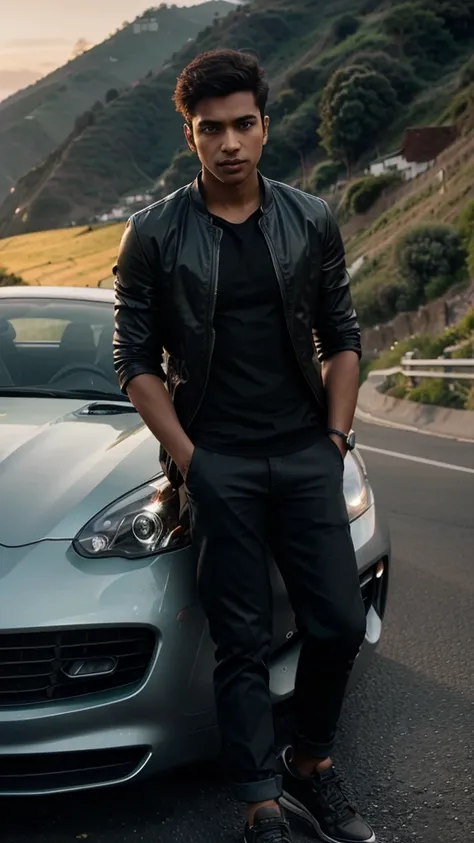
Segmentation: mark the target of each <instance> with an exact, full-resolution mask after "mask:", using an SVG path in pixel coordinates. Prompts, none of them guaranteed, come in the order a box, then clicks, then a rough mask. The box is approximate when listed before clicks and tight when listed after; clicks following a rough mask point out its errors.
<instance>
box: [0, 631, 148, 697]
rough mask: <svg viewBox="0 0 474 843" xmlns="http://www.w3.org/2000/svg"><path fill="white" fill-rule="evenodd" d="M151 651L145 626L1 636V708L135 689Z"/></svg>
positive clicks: (146, 665)
mask: <svg viewBox="0 0 474 843" xmlns="http://www.w3.org/2000/svg"><path fill="white" fill-rule="evenodd" d="M154 650H155V635H154V633H153V632H152V631H151V630H150V629H147V628H145V627H134V626H128V627H118V628H117V627H100V628H94V629H90V628H86V627H83V628H80V629H68V630H58V631H54V630H53V631H48V632H19V633H16V632H15V633H9V632H8V633H0V707H8V706H10V707H11V706H18V705H34V704H35V705H38V704H42V703H48V702H54V701H57V700H66V699H71V698H76V697H84V696H87V695H89V694H95V693H98V692H106V691H112V690H116V689H119V688H126V687H128V686H131V685H135V684H136V683H139V682H140V681H141V680H143V678H144V676H145V675H146V673H147V670H148V668H149V665H150V662H151V659H152V656H153V653H154ZM93 670H96V675H93ZM98 671H101V672H98ZM87 674H88V675H87Z"/></svg>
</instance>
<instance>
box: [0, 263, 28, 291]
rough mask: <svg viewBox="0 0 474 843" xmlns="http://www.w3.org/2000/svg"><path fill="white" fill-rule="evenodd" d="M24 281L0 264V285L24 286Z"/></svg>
mask: <svg viewBox="0 0 474 843" xmlns="http://www.w3.org/2000/svg"><path fill="white" fill-rule="evenodd" d="M26 286H27V284H26V281H23V278H20V276H19V275H15V273H14V272H8V271H7V270H6V269H5V268H4V267H2V266H0V287H26Z"/></svg>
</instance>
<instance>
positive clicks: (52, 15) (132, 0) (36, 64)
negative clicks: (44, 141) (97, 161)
mask: <svg viewBox="0 0 474 843" xmlns="http://www.w3.org/2000/svg"><path fill="white" fill-rule="evenodd" d="M174 2H176V4H177V5H179V6H192V5H194V4H195V3H198V2H202V0H185V2H182V0H174ZM154 5H159V3H158V2H157V0H148V2H147V0H16V2H15V0H0V100H2V99H4V98H5V97H6V96H8V94H10V93H13V92H14V91H16V90H17V89H18V88H24V87H25V85H29V84H30V83H31V82H33V81H34V80H35V79H37V78H38V77H39V76H44V75H45V74H46V73H49V72H50V71H51V70H53V69H54V68H55V67H58V65H60V64H63V63H64V62H65V61H67V59H68V58H70V56H71V52H72V49H73V47H74V44H75V43H76V41H78V39H79V38H85V39H87V41H90V42H92V43H97V42H98V41H102V40H103V39H104V38H106V37H107V35H109V34H110V33H111V32H113V31H114V30H115V29H117V27H118V26H120V25H121V24H122V22H123V21H125V20H133V18H135V17H136V16H137V15H139V14H141V12H144V11H145V9H149V8H150V6H154Z"/></svg>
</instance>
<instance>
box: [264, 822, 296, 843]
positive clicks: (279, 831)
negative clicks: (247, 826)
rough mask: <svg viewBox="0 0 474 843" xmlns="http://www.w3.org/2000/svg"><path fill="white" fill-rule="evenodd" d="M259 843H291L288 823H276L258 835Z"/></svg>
mask: <svg viewBox="0 0 474 843" xmlns="http://www.w3.org/2000/svg"><path fill="white" fill-rule="evenodd" d="M258 843H290V837H289V830H288V823H286V822H284V821H283V820H282V821H281V822H275V823H272V824H271V826H269V828H267V829H265V831H262V832H261V833H260V834H259V835H258Z"/></svg>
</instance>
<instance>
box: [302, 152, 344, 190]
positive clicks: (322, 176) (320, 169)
mask: <svg viewBox="0 0 474 843" xmlns="http://www.w3.org/2000/svg"><path fill="white" fill-rule="evenodd" d="M340 174H341V165H340V164H338V163H337V162H336V161H330V160H327V161H321V162H320V163H319V164H316V166H315V167H313V169H312V171H311V174H310V176H309V184H308V187H309V189H310V191H311V192H312V193H317V192H318V191H321V190H326V189H327V188H328V187H330V186H331V185H332V184H334V182H335V181H337V178H338V176H339V175H340Z"/></svg>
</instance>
